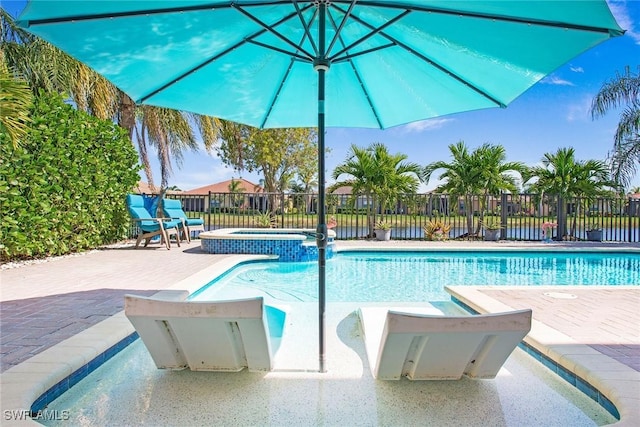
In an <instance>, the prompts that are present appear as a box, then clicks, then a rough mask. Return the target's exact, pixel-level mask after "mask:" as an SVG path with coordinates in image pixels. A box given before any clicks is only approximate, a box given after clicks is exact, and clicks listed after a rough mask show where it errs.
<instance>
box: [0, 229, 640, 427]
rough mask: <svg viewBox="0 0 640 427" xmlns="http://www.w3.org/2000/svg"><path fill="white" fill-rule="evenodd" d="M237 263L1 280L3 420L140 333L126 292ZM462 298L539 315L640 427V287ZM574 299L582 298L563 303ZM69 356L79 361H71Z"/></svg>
mask: <svg viewBox="0 0 640 427" xmlns="http://www.w3.org/2000/svg"><path fill="white" fill-rule="evenodd" d="M356 247H358V248H383V247H385V248H399V249H408V248H425V247H429V248H447V249H448V248H457V249H491V248H499V249H512V248H513V249H517V248H534V247H536V248H538V247H542V248H545V249H557V250H563V249H566V248H571V249H578V250H588V249H596V248H597V249H605V250H607V249H631V250H636V251H640V245H637V244H636V245H629V244H594V243H584V244H583V243H567V244H562V243H554V244H550V245H549V244H547V245H544V244H538V243H507V242H502V243H494V242H491V243H482V242H445V243H430V242H429V243H427V242H402V241H392V242H363V241H357V242H351V241H339V242H338V248H339V249H343V248H344V249H348V248H356ZM235 258H236V256H233V255H210V254H205V253H202V252H201V251H200V249H199V247H198V241H197V240H196V241H194V242H192V244H191V245H188V246H186V247H184V246H183V247H181V248H172V249H171V250H170V251H167V250H166V249H163V248H162V249H161V248H158V247H150V248H147V249H142V248H140V249H137V250H134V249H132V245H129V244H127V245H120V246H113V247H110V248H108V249H103V250H98V251H91V252H88V253H86V254H82V255H78V256H72V257H63V258H58V259H54V260H50V261H48V262H44V263H34V264H29V265H22V266H19V267H17V268H9V269H3V270H2V272H1V273H0V274H1V285H0V303H1V305H0V309H1V313H0V314H1V315H0V332H1V335H2V341H1V343H2V350H1V356H2V359H1V361H2V365H1V368H2V375H0V385H1V391H0V406H1V409H2V411H3V414H5V412H4V411H11V410H21V409H28V408H29V406H30V405H31V403H32V402H33V400H34V399H35V398H37V397H38V396H40V394H42V393H43V392H44V391H46V390H47V389H48V388H49V387H51V386H52V385H54V384H56V383H57V382H58V381H60V380H62V379H64V378H66V376H68V375H70V374H71V372H73V371H74V370H75V369H77V368H78V367H80V366H82V365H83V364H84V363H88V362H89V361H90V360H91V359H92V358H93V357H95V356H97V355H98V354H100V353H101V352H103V351H105V350H106V349H107V348H108V347H109V346H111V345H113V344H114V343H115V342H117V341H118V340H119V339H122V338H124V337H126V336H127V335H128V334H129V333H131V331H132V328H131V326H130V324H129V323H128V321H127V319H126V318H124V316H123V315H122V313H121V310H122V306H123V298H122V296H123V295H124V294H125V293H136V294H144V295H150V294H153V293H155V292H158V291H161V290H163V289H167V288H170V287H172V286H176V284H177V283H179V282H181V281H183V280H186V279H188V280H197V279H198V272H199V271H200V270H203V269H206V268H213V269H226V268H227V267H226V266H228V265H229V264H230V263H231V262H232V259H235ZM454 292H460V293H459V294H458V296H459V299H461V300H462V301H463V302H465V303H466V304H468V305H470V306H472V307H473V308H476V309H477V310H478V311H496V310H498V311H499V310H500V309H503V308H504V307H510V308H514V309H517V308H523V307H532V308H533V310H534V321H535V327H534V329H532V333H531V334H530V335H529V337H528V339H529V340H530V341H531V342H532V343H533V344H535V345H536V346H539V348H540V349H541V351H542V352H543V353H544V354H547V355H548V356H549V358H551V359H553V360H555V361H557V362H560V363H563V364H564V365H565V366H569V367H570V369H571V370H572V371H573V372H574V373H576V374H578V375H580V376H581V377H582V378H583V379H587V380H589V381H590V382H591V381H593V382H592V385H594V386H596V387H597V388H598V389H600V391H601V392H602V393H604V394H605V395H606V397H607V398H609V399H610V400H611V401H612V402H613V403H614V404H615V405H616V407H617V408H618V410H619V411H620V412H621V416H622V420H621V423H620V424H627V425H638V424H640V409H639V408H640V372H639V369H638V368H639V365H640V289H639V288H630V287H625V288H615V289H612V288H611V287H606V288H597V287H595V288H594V287H590V288H578V289H577V288H571V290H570V291H567V288H566V287H550V288H544V289H536V290H531V289H530V288H528V289H523V288H504V287H501V288H499V289H497V288H494V289H491V288H483V289H482V290H479V289H477V288H465V289H463V290H459V289H458V288H456V289H454ZM568 292H570V293H571V294H573V295H575V296H576V297H577V298H571V299H570V298H562V297H561V294H563V293H564V294H566V293H568ZM545 293H546V294H548V295H545ZM549 295H552V296H549ZM554 296H555V297H554ZM558 296H560V298H558ZM507 309H508V308H507ZM65 348H66V350H65ZM69 352H72V353H73V354H74V357H69ZM76 365H77V366H76ZM74 366H76V367H75V368H74ZM3 421H4V422H3V425H4V424H5V423H7V422H10V421H12V420H7V419H6V417H5V419H4V420H3Z"/></svg>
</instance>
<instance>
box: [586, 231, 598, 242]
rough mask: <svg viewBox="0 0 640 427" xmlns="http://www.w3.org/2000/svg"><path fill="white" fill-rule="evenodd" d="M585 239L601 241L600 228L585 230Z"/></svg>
mask: <svg viewBox="0 0 640 427" xmlns="http://www.w3.org/2000/svg"><path fill="white" fill-rule="evenodd" d="M587 240H589V241H590V242H602V230H591V231H587Z"/></svg>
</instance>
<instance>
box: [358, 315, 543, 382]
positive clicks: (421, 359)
mask: <svg viewBox="0 0 640 427" xmlns="http://www.w3.org/2000/svg"><path fill="white" fill-rule="evenodd" d="M358 314H359V316H360V324H361V327H362V333H363V336H364V340H365V347H366V351H367V358H368V359H369V366H370V368H371V372H372V374H373V376H374V378H377V379H380V380H398V379H400V378H401V377H407V378H408V379H410V380H456V379H460V378H461V377H462V375H466V376H467V377H470V378H495V376H496V375H497V374H498V371H499V370H500V368H501V367H502V365H503V364H504V362H505V361H506V360H507V358H508V357H509V355H510V354H511V352H513V350H514V349H515V347H516V346H517V345H518V344H519V343H520V341H521V340H522V339H523V338H524V336H525V335H526V334H527V333H528V332H529V330H531V310H519V311H513V312H508V313H499V314H483V315H469V316H444V315H442V313H441V312H439V310H437V309H435V308H432V307H431V308H427V309H423V310H421V311H416V310H415V309H413V308H401V309H389V308H386V309H385V308H379V307H363V308H361V309H360V310H359V313H358Z"/></svg>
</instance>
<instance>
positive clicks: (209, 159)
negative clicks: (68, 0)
mask: <svg viewBox="0 0 640 427" xmlns="http://www.w3.org/2000/svg"><path fill="white" fill-rule="evenodd" d="M608 3H609V6H610V9H611V11H612V13H613V15H614V16H615V18H616V20H617V21H618V24H619V25H620V26H621V27H622V28H623V29H625V30H626V33H625V35H623V36H621V37H616V38H613V39H611V40H608V41H606V42H604V43H601V44H600V45H598V46H596V47H595V48H593V49H591V50H589V51H587V52H585V53H583V54H582V55H580V56H578V57H576V58H574V59H573V60H571V61H570V62H568V63H567V64H565V65H564V66H562V67H560V68H558V69H557V70H555V71H554V72H553V73H551V74H550V75H549V76H547V77H545V78H544V79H543V80H541V81H540V82H538V83H537V84H536V85H534V86H533V87H531V88H530V89H529V90H528V91H526V92H525V93H523V94H522V95H521V96H520V97H518V98H517V99H516V100H515V101H514V102H512V103H511V104H510V105H509V106H508V107H507V108H505V109H498V108H496V109H489V110H479V111H471V112H465V113H459V114H453V115H448V116H443V117H440V118H436V119H431V120H426V121H420V122H414V123H410V124H407V125H403V126H397V127H394V128H390V129H386V130H376V129H356V128H328V129H327V132H326V137H325V144H326V146H327V148H329V150H330V152H329V153H328V154H327V155H326V176H327V180H328V182H327V184H331V182H332V180H331V175H332V172H333V169H334V168H335V167H336V166H337V165H339V164H340V163H342V162H344V161H345V160H346V159H347V157H348V154H349V148H350V147H351V145H352V144H355V145H357V146H359V147H367V146H369V145H370V144H372V143H374V142H380V143H383V144H385V145H386V146H387V147H388V149H389V151H390V152H391V153H393V154H396V153H401V154H406V155H407V156H408V161H411V162H415V163H418V164H419V165H426V164H428V163H431V162H434V161H448V160H450V152H449V148H448V146H449V145H451V144H455V143H457V142H458V141H464V142H465V144H466V145H467V147H469V149H471V150H472V149H474V148H476V147H478V146H480V145H482V144H484V143H490V144H494V145H502V146H503V147H505V150H506V154H507V161H520V162H523V163H525V164H527V165H530V166H532V165H536V164H540V160H541V158H542V157H543V155H544V154H545V153H554V152H556V150H557V149H558V148H562V147H573V148H574V149H575V153H576V158H577V159H579V160H590V159H599V160H604V159H606V158H607V155H608V153H609V152H610V151H611V149H612V147H613V136H614V133H615V130H616V126H617V124H618V121H619V114H620V111H611V112H609V113H608V114H607V115H606V116H604V117H601V118H599V119H596V120H592V118H591V115H590V113H589V110H590V106H591V101H592V100H593V98H594V96H595V95H596V94H597V93H598V91H599V89H600V88H601V87H602V85H603V83H605V82H606V81H608V80H610V79H611V78H613V77H615V76H616V73H617V72H620V73H621V72H623V71H624V69H625V67H627V66H630V67H631V69H632V71H634V72H636V73H637V72H640V69H639V68H638V67H640V0H624V1H618V0H615V1H614V0H609V1H608ZM25 4H26V2H25V1H23V0H21V1H11V0H9V1H6V0H5V1H3V2H2V6H3V7H4V8H5V9H6V10H7V11H8V12H10V13H11V14H13V15H14V16H16V15H17V14H19V12H20V11H21V10H22V9H23V8H24V5H25ZM152 161H153V164H152V168H153V171H154V180H155V181H156V182H155V183H156V184H159V181H160V172H159V166H158V162H157V160H156V159H155V158H154V159H152ZM438 175H439V173H438V172H436V173H435V174H434V177H433V178H432V180H431V181H430V182H429V183H424V184H422V185H421V186H420V191H421V192H424V191H429V190H432V189H433V188H435V187H436V186H437V185H438V184H439V181H438V180H437V176H438ZM238 177H242V178H245V179H248V180H249V181H252V182H254V183H259V180H260V178H261V177H260V176H259V175H258V174H256V173H248V172H242V173H239V172H238V171H234V170H233V169H231V168H229V167H227V166H225V165H224V164H223V163H222V162H221V161H220V159H218V158H217V157H216V156H215V155H214V154H210V153H207V152H206V151H205V150H204V148H203V147H201V149H200V150H198V151H195V152H191V151H189V152H185V153H184V159H183V162H182V166H179V165H174V170H173V175H172V176H171V178H170V179H169V186H177V187H178V188H180V189H182V190H191V189H194V188H198V187H201V186H205V185H208V184H213V183H217V182H220V181H224V180H228V179H231V178H238ZM631 186H632V187H636V186H640V173H638V174H637V175H636V176H635V178H634V179H633V181H632V184H631Z"/></svg>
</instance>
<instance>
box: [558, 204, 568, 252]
mask: <svg viewBox="0 0 640 427" xmlns="http://www.w3.org/2000/svg"><path fill="white" fill-rule="evenodd" d="M564 202H565V201H564V198H563V197H562V196H558V206H557V210H558V235H557V236H556V240H559V241H561V240H562V236H564V235H565V234H567V213H566V211H565V206H564Z"/></svg>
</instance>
